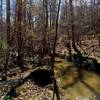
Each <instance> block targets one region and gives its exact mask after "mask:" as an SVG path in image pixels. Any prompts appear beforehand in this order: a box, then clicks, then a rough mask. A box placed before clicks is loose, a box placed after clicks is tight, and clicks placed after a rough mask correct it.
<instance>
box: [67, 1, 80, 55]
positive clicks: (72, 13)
mask: <svg viewBox="0 0 100 100" xmlns="http://www.w3.org/2000/svg"><path fill="white" fill-rule="evenodd" d="M72 2H73V0H69V5H70V17H71V18H70V24H71V31H72V35H71V36H72V47H73V49H74V51H75V52H76V53H77V54H79V55H81V52H80V51H79V50H78V48H77V46H76V44H75V28H74V9H73V4H72Z"/></svg>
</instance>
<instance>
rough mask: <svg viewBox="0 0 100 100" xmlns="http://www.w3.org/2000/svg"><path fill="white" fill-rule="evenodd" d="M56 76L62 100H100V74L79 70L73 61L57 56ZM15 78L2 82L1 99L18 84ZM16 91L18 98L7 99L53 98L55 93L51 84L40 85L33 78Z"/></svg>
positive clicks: (39, 99) (32, 99)
mask: <svg viewBox="0 0 100 100" xmlns="http://www.w3.org/2000/svg"><path fill="white" fill-rule="evenodd" d="M30 72H31V70H29V71H28V72H24V73H20V74H22V75H24V77H25V76H27V75H28V74H29V73H30ZM84 73H85V74H84ZM18 74H19V73H18ZM80 74H81V75H80ZM18 76H19V75H17V76H16V77H18ZM80 76H81V77H80ZM40 77H41V76H40ZM55 77H56V79H57V84H58V86H59V92H60V96H61V100H100V76H98V75H96V74H95V73H94V72H91V71H86V70H81V71H80V72H79V71H78V69H77V68H76V67H75V66H73V64H72V63H70V62H68V61H66V60H65V59H61V58H59V57H56V62H55ZM14 79H15V77H13V78H12V79H10V80H9V81H7V82H0V97H1V98H0V100H5V99H4V96H5V94H6V93H7V91H9V89H10V88H11V87H12V85H14V84H16V80H14ZM16 92H17V94H18V96H17V97H16V98H13V99H7V100H52V94H53V91H52V85H51V84H50V85H47V86H45V87H40V86H38V85H37V84H35V83H34V82H33V81H31V80H27V81H26V82H25V83H24V84H22V85H21V86H19V87H18V88H17V89H16ZM55 100H56V98H55Z"/></svg>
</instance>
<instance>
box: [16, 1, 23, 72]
mask: <svg viewBox="0 0 100 100" xmlns="http://www.w3.org/2000/svg"><path fill="white" fill-rule="evenodd" d="M16 2H17V28H16V29H17V43H18V57H17V64H18V66H19V67H20V69H21V70H22V71H23V70H24V67H23V51H22V46H23V39H22V16H23V0H17V1H16Z"/></svg>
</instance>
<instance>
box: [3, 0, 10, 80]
mask: <svg viewBox="0 0 100 100" xmlns="http://www.w3.org/2000/svg"><path fill="white" fill-rule="evenodd" d="M6 33H7V50H6V55H5V63H4V76H3V80H5V79H6V71H7V67H8V62H9V55H10V45H11V43H10V0H6Z"/></svg>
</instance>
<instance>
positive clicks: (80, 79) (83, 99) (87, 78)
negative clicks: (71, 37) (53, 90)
mask: <svg viewBox="0 0 100 100" xmlns="http://www.w3.org/2000/svg"><path fill="white" fill-rule="evenodd" d="M58 59H59V58H56V60H58ZM59 60H60V59H59ZM73 67H74V68H73ZM62 72H63V74H62ZM55 74H56V78H57V79H58V84H59V85H60V86H61V87H62V88H63V89H64V90H65V93H66V94H67V95H69V96H70V98H71V99H72V100H75V99H76V100H100V76H98V75H96V74H95V73H93V72H89V71H85V70H81V71H80V72H79V71H78V70H77V68H76V67H75V66H73V64H71V63H69V62H67V61H65V60H63V59H61V62H56V63H55ZM80 74H81V75H80Z"/></svg>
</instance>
